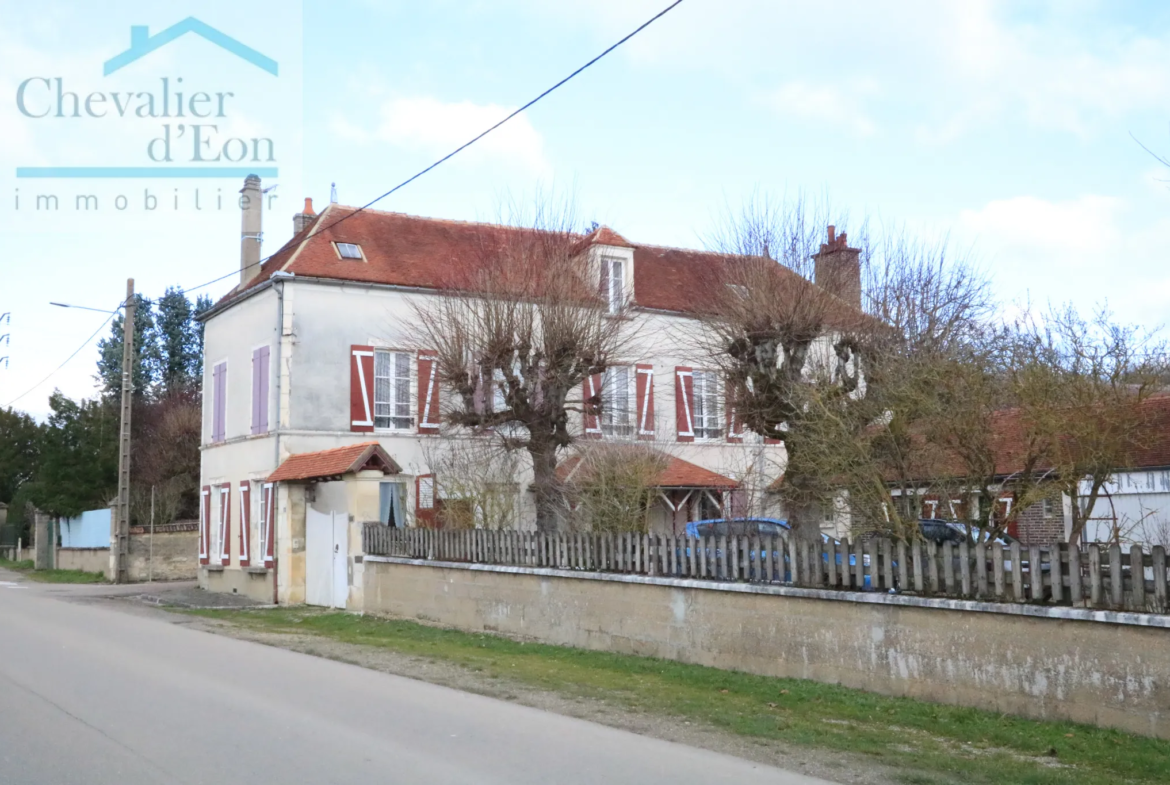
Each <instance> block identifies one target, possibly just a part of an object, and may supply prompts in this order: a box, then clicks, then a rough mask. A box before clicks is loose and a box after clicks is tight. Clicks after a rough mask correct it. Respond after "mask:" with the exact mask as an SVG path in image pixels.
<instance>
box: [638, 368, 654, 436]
mask: <svg viewBox="0 0 1170 785" xmlns="http://www.w3.org/2000/svg"><path fill="white" fill-rule="evenodd" d="M634 371H635V373H636V374H637V377H638V378H637V382H636V384H635V390H634V393H635V395H636V396H637V398H638V414H637V416H638V423H637V426H638V438H639V439H653V438H654V366H653V365H644V364H639V365H636V366H634Z"/></svg>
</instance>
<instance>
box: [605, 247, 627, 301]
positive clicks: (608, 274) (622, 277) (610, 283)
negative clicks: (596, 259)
mask: <svg viewBox="0 0 1170 785" xmlns="http://www.w3.org/2000/svg"><path fill="white" fill-rule="evenodd" d="M600 294H601V299H602V300H603V301H604V302H605V305H606V308H607V309H608V310H609V312H610V313H617V312H618V311H620V310H621V309H622V308H623V307H625V304H626V263H625V262H624V261H622V260H621V259H611V258H603V259H602V260H601V286H600Z"/></svg>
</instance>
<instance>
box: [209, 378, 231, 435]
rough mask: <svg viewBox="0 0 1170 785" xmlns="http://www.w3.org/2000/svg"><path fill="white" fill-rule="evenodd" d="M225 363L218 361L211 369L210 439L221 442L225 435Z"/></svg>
mask: <svg viewBox="0 0 1170 785" xmlns="http://www.w3.org/2000/svg"><path fill="white" fill-rule="evenodd" d="M226 397H227V363H220V364H219V365H217V366H215V368H214V369H213V370H212V393H211V400H212V403H211V440H212V441H213V442H222V441H223V440H224V437H225V435H226V430H227V429H226V428H225V427H224V425H225V422H226V420H227V417H226V412H225V410H226V408H227V401H226Z"/></svg>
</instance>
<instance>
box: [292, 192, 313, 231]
mask: <svg viewBox="0 0 1170 785" xmlns="http://www.w3.org/2000/svg"><path fill="white" fill-rule="evenodd" d="M316 217H317V214H316V213H315V212H313V200H312V199H309V198H306V199H305V211H304V212H303V213H297V214H296V215H294V216H293V237H296V236H297V235H298V234H300V233H301V232H303V231H305V227H307V226H308V225H309V224H311V223H312V222H313V219H314V218H316Z"/></svg>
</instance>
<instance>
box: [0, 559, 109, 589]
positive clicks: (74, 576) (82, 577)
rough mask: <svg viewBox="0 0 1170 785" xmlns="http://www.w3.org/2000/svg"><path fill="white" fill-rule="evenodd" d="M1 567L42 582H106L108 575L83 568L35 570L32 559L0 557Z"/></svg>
mask: <svg viewBox="0 0 1170 785" xmlns="http://www.w3.org/2000/svg"><path fill="white" fill-rule="evenodd" d="M0 567H3V568H4V569H6V570H14V571H16V572H19V573H22V574H23V575H25V576H27V577H28V578H29V579H30V580H34V581H40V582H41V583H105V582H106V576H105V575H103V574H102V573H100V572H85V571H83V570H34V569H33V562H32V559H25V560H23V561H9V560H8V559H0Z"/></svg>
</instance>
